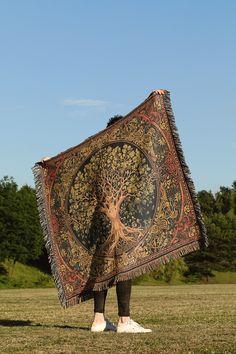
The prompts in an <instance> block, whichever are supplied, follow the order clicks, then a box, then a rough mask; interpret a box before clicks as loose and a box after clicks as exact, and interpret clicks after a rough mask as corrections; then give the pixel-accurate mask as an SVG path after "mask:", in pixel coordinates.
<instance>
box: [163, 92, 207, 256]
mask: <svg viewBox="0 0 236 354" xmlns="http://www.w3.org/2000/svg"><path fill="white" fill-rule="evenodd" d="M163 101H164V105H165V109H166V113H167V116H168V119H169V123H170V127H171V131H172V135H173V139H174V143H175V146H176V150H177V153H178V156H179V159H180V162H181V166H182V170H183V173H184V176H185V179H186V182H187V186H188V188H189V192H190V195H191V198H192V201H193V206H194V210H195V213H196V217H197V221H198V224H199V228H200V231H201V234H202V238H201V239H200V241H199V242H200V248H201V249H202V250H204V249H206V248H207V247H208V246H209V240H208V236H207V232H206V227H205V225H204V222H203V216H202V212H201V208H200V204H199V201H198V198H197V193H196V190H195V186H194V183H193V180H192V178H191V173H190V170H189V167H188V165H187V163H186V160H185V157H184V152H183V149H182V145H181V141H180V137H179V133H178V129H177V126H176V124H175V117H174V113H173V110H172V107H171V100H170V93H169V91H167V93H166V94H165V95H164V98H163Z"/></svg>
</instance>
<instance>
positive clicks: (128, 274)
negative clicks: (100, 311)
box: [65, 240, 200, 307]
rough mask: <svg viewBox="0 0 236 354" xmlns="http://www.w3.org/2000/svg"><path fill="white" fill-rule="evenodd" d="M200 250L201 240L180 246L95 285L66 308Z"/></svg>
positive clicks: (67, 303) (76, 297)
mask: <svg viewBox="0 0 236 354" xmlns="http://www.w3.org/2000/svg"><path fill="white" fill-rule="evenodd" d="M199 249H200V244H199V240H196V241H193V242H192V243H191V244H188V245H183V246H180V248H178V249H175V250H172V251H171V252H169V253H168V254H167V255H163V256H161V257H159V258H155V259H153V260H152V261H149V262H148V263H147V264H142V265H140V266H138V267H137V268H133V269H130V270H128V271H125V272H124V273H119V274H117V275H116V276H115V278H112V279H108V280H105V281H103V282H101V283H97V284H95V285H94V287H93V289H92V290H91V291H88V292H87V293H86V292H85V293H84V294H81V295H80V296H75V297H73V298H71V299H69V300H67V301H66V303H65V307H70V306H73V305H77V304H79V303H80V302H83V301H86V300H89V299H92V298H93V293H92V292H93V290H95V291H102V290H106V289H109V288H111V287H112V286H113V285H115V284H116V283H118V282H120V281H125V280H129V279H133V278H136V277H139V276H140V275H143V274H145V273H148V272H151V271H152V270H154V269H155V268H156V267H157V266H159V265H165V264H167V263H168V262H170V261H171V260H173V259H178V258H179V257H181V256H184V255H186V254H188V253H190V252H194V251H198V250H199Z"/></svg>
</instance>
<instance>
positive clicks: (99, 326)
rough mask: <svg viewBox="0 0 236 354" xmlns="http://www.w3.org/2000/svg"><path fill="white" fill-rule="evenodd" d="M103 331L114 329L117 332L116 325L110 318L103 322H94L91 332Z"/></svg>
mask: <svg viewBox="0 0 236 354" xmlns="http://www.w3.org/2000/svg"><path fill="white" fill-rule="evenodd" d="M103 331H114V332H116V326H115V325H114V324H113V323H111V322H110V321H108V320H105V321H104V322H102V323H93V324H92V326H91V332H103Z"/></svg>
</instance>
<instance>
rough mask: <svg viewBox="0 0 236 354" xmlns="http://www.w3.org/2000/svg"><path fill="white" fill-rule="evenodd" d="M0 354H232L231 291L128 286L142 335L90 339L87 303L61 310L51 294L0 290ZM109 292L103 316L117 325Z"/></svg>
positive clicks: (234, 292) (235, 344)
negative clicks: (142, 327)
mask: <svg viewBox="0 0 236 354" xmlns="http://www.w3.org/2000/svg"><path fill="white" fill-rule="evenodd" d="M0 304H1V305H0V308H1V318H0V353H1V354H4V353H11V354H14V353H38V354H39V353H44V354H51V353H52V354H54V353H57V354H60V353H61V354H62V353H114V354H116V353H186V354H187V353H188V354H190V353H191V354H192V353H196V354H203V353H207V354H209V353H215V354H216V353H225V354H226V353H236V285H235V284H226V285H225V284H224V285H222V284H209V285H178V286H156V287H154V286H133V288H132V302H131V309H132V317H133V319H135V320H137V321H139V322H140V323H141V324H143V325H145V326H147V327H150V328H152V330H153V332H152V333H147V334H119V333H109V332H104V333H100V334H98V333H91V332H90V331H89V327H90V324H91V320H92V311H93V303H92V301H87V302H84V303H81V304H79V305H76V306H73V307H70V308H69V309H66V310H64V309H63V308H61V307H60V305H59V300H58V298H57V292H56V290H55V289H53V288H51V289H2V290H0ZM116 312H117V307H116V298H115V289H114V288H112V289H110V290H109V292H108V298H107V307H106V315H107V317H109V318H110V319H111V320H113V321H116V320H117V315H116Z"/></svg>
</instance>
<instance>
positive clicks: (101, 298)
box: [93, 279, 132, 316]
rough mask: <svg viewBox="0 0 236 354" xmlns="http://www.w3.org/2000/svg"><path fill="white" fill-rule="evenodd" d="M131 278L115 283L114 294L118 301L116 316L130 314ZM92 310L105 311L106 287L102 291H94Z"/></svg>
mask: <svg viewBox="0 0 236 354" xmlns="http://www.w3.org/2000/svg"><path fill="white" fill-rule="evenodd" d="M131 284H132V280H131V279H129V280H125V281H121V282H118V283H117V284H116V295H117V302H118V316H129V315H130V309H129V305H130V294H131ZM93 295H94V312H100V313H104V312H105V302H106V297H107V289H106V290H102V291H94V292H93Z"/></svg>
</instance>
